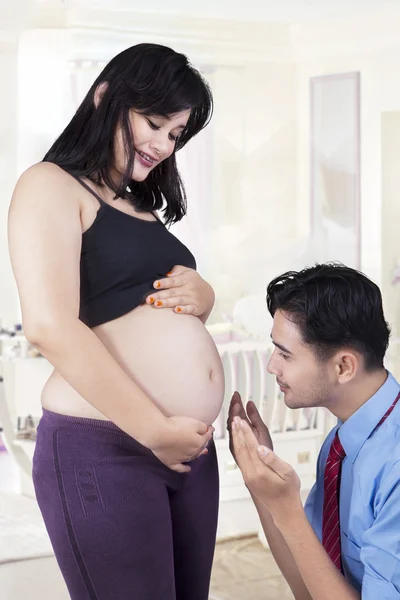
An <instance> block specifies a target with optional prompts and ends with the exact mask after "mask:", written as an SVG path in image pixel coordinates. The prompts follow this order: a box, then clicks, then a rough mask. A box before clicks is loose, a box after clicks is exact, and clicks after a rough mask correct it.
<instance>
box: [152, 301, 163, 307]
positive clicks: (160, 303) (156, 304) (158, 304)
mask: <svg viewBox="0 0 400 600" xmlns="http://www.w3.org/2000/svg"><path fill="white" fill-rule="evenodd" d="M154 306H162V302H161V300H157V302H156V303H155V305H154Z"/></svg>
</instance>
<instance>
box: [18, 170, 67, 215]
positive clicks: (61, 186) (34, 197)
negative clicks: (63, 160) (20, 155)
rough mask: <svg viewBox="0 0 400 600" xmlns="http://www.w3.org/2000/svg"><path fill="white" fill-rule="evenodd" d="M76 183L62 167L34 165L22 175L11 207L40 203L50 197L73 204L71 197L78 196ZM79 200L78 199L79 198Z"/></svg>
mask: <svg viewBox="0 0 400 600" xmlns="http://www.w3.org/2000/svg"><path fill="white" fill-rule="evenodd" d="M76 189H77V188H76V182H75V180H74V179H73V177H71V176H70V175H69V174H68V173H66V172H65V171H64V170H63V169H61V167H59V166H58V165H56V164H54V163H50V162H40V163H37V164H35V165H32V166H31V167H29V169H27V170H26V171H24V172H23V173H22V175H21V176H20V177H19V179H18V181H17V184H16V186H15V190H14V194H13V197H12V200H11V206H13V204H16V203H20V202H22V203H23V204H26V203H30V202H34V203H40V202H41V201H42V200H43V201H46V200H48V199H49V198H50V197H51V198H52V199H53V200H54V199H58V202H59V203H62V201H63V199H65V200H67V199H68V200H69V202H71V196H72V197H74V196H76ZM77 200H78V198H77Z"/></svg>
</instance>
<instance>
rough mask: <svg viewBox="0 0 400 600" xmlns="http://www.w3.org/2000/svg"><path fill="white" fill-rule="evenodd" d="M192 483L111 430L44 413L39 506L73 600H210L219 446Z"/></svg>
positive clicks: (37, 469)
mask: <svg viewBox="0 0 400 600" xmlns="http://www.w3.org/2000/svg"><path fill="white" fill-rule="evenodd" d="M208 449H209V452H208V455H205V456H201V457H200V458H198V459H196V460H194V461H193V462H192V463H191V467H192V471H191V472H190V473H189V474H180V473H176V472H174V471H171V470H170V469H168V468H167V467H166V466H165V465H163V464H162V463H161V462H160V461H159V460H158V459H157V458H156V457H155V456H154V454H153V453H152V452H151V451H150V450H149V449H147V448H145V447H144V446H142V445H141V444H139V443H138V442H137V441H136V440H134V439H132V438H131V437H129V436H128V435H127V434H126V433H124V432H123V431H122V430H121V429H119V428H118V427H117V426H116V425H114V424H113V423H111V422H110V421H100V420H94V419H83V418H78V417H69V416H65V415H59V414H56V413H53V412H50V411H47V410H44V411H43V417H42V419H41V421H40V423H39V427H38V435H37V444H36V450H35V455H34V459H33V481H34V484H35V490H36V496H37V500H38V503H39V506H40V510H41V512H42V515H43V518H44V521H45V524H46V528H47V531H48V533H49V536H50V539H51V543H52V545H53V548H54V552H55V555H56V558H57V561H58V564H59V566H60V569H61V571H62V574H63V576H64V579H65V581H66V584H67V586H68V590H69V593H70V596H71V599H72V600H207V599H208V591H209V585H210V574H211V566H212V560H213V555H214V546H215V537H216V528H217V517H218V467H217V458H216V452H215V445H214V443H213V442H210V443H209V447H208Z"/></svg>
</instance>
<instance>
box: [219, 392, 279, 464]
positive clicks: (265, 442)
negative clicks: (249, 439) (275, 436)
mask: <svg viewBox="0 0 400 600" xmlns="http://www.w3.org/2000/svg"><path fill="white" fill-rule="evenodd" d="M246 409H247V414H246V411H245V409H244V406H243V402H242V398H241V396H240V394H239V392H235V393H234V394H233V396H232V400H231V403H230V406H229V413H228V420H227V423H226V428H227V430H228V432H229V450H230V451H231V454H232V456H233V458H234V459H235V460H236V456H235V449H234V446H233V438H232V421H233V419H234V417H240V418H241V419H243V421H246V423H247V424H248V425H249V427H250V429H251V431H252V432H253V434H254V436H255V438H256V440H257V442H258V445H259V446H266V447H267V448H269V449H270V450H273V448H274V446H273V444H272V440H271V436H270V434H269V431H268V427H267V426H266V424H265V423H264V421H263V420H262V418H261V417H260V413H259V412H258V410H257V407H256V405H255V404H254V402H252V401H249V402H248V403H247V406H246ZM236 462H237V461H236Z"/></svg>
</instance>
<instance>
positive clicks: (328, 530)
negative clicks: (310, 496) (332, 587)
mask: <svg viewBox="0 0 400 600" xmlns="http://www.w3.org/2000/svg"><path fill="white" fill-rule="evenodd" d="M345 456H346V453H345V451H344V450H343V446H342V444H341V443H340V440H339V434H338V432H336V435H335V437H334V440H333V442H332V444H331V447H330V450H329V454H328V458H327V461H326V466H325V477H324V511H323V516H322V545H323V547H324V548H325V550H326V551H327V553H328V555H329V556H330V557H331V559H332V562H333V563H334V564H335V565H336V566H337V568H338V569H339V571H340V570H341V567H342V565H341V550H340V522H339V490H340V472H341V468H342V460H343V459H344V457H345Z"/></svg>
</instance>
